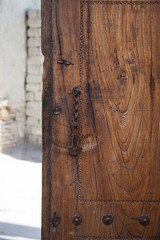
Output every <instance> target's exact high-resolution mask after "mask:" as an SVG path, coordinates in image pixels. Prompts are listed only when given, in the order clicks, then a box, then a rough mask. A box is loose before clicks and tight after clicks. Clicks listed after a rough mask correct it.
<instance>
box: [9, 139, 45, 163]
mask: <svg viewBox="0 0 160 240" xmlns="http://www.w3.org/2000/svg"><path fill="white" fill-rule="evenodd" d="M4 154H6V155H9V156H11V157H13V158H16V159H19V160H26V161H30V162H38V163H39V162H41V161H42V151H41V147H40V146H35V145H31V144H28V143H22V144H20V145H18V146H16V147H15V148H12V149H10V150H8V151H6V152H5V153H4Z"/></svg>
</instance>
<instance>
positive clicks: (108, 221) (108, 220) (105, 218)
mask: <svg viewBox="0 0 160 240" xmlns="http://www.w3.org/2000/svg"><path fill="white" fill-rule="evenodd" d="M102 221H103V223H104V224H105V225H110V224H112V223H113V217H112V215H110V214H105V215H104V216H103V218H102Z"/></svg>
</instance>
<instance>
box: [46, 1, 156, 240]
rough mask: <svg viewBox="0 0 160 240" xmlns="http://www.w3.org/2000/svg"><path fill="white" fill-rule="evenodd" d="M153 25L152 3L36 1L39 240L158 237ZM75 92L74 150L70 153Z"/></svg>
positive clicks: (154, 9)
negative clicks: (142, 220) (40, 62)
mask: <svg viewBox="0 0 160 240" xmlns="http://www.w3.org/2000/svg"><path fill="white" fill-rule="evenodd" d="M159 24H160V2H158V1H153V0H152V1H145V2H144V1H135V0H134V1H132V2H129V1H121V2H119V1H115V0H113V1H94V0H90V1H80V0H77V1H73V0H67V1H66V0H54V1H51V0H42V52H43V54H44V57H45V61H44V77H43V203H42V204H43V207H42V218H43V219H42V240H78V239H79V240H83V239H86V240H101V239H103V240H107V239H128V240H129V239H146V240H147V239H148V240H149V239H160V46H159V41H160V28H159ZM62 60H66V61H69V62H71V63H72V64H71V65H69V66H66V65H63V64H58V63H57V62H58V61H62ZM76 86H79V87H80V88H81V92H82V93H81V102H80V108H79V111H80V114H81V118H82V119H81V128H82V129H81V131H80V136H81V142H80V145H81V147H82V153H81V154H80V155H79V156H78V157H72V156H70V155H69V152H68V146H69V145H70V143H71V128H72V118H73V97H72V95H71V92H72V90H73V88H74V87H76ZM56 107H58V108H60V109H61V113H60V114H59V115H54V110H55V108H56ZM54 213H56V214H58V215H59V216H60V218H61V222H60V224H59V225H58V227H57V229H56V232H54V231H53V230H54V229H53V227H52V224H51V218H52V217H53V216H54ZM75 214H79V215H81V216H82V224H81V225H80V226H78V227H75V226H74V225H73V223H72V218H73V216H74V215H75ZM104 214H111V215H112V216H113V218H114V220H113V224H111V225H109V226H105V225H104V224H103V223H102V217H103V215H104ZM143 214H146V215H148V216H149V217H150V224H149V225H148V226H146V227H144V226H142V225H140V224H139V222H138V218H139V216H141V215H143Z"/></svg>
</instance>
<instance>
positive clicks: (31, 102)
mask: <svg viewBox="0 0 160 240" xmlns="http://www.w3.org/2000/svg"><path fill="white" fill-rule="evenodd" d="M40 27H41V13H40V11H28V13H27V74H26V86H25V99H26V133H25V134H26V140H27V141H28V142H30V143H33V144H41V137H42V134H41V118H42V116H41V115H42V114H41V90H42V71H43V67H42V66H43V56H42V54H41V28H40Z"/></svg>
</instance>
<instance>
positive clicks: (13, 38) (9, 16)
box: [0, 0, 40, 105]
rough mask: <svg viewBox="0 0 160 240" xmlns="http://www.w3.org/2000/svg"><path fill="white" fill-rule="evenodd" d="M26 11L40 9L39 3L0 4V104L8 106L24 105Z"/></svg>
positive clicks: (11, 0) (1, 0)
mask: <svg viewBox="0 0 160 240" xmlns="http://www.w3.org/2000/svg"><path fill="white" fill-rule="evenodd" d="M28 9H40V0H0V100H2V99H4V98H7V99H8V100H9V104H10V105H12V104H14V105H15V104H16V105H17V104H18V105H24V97H25V92H24V82H25V72H26V25H25V24H26V23H25V18H26V11H27V10H28Z"/></svg>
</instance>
